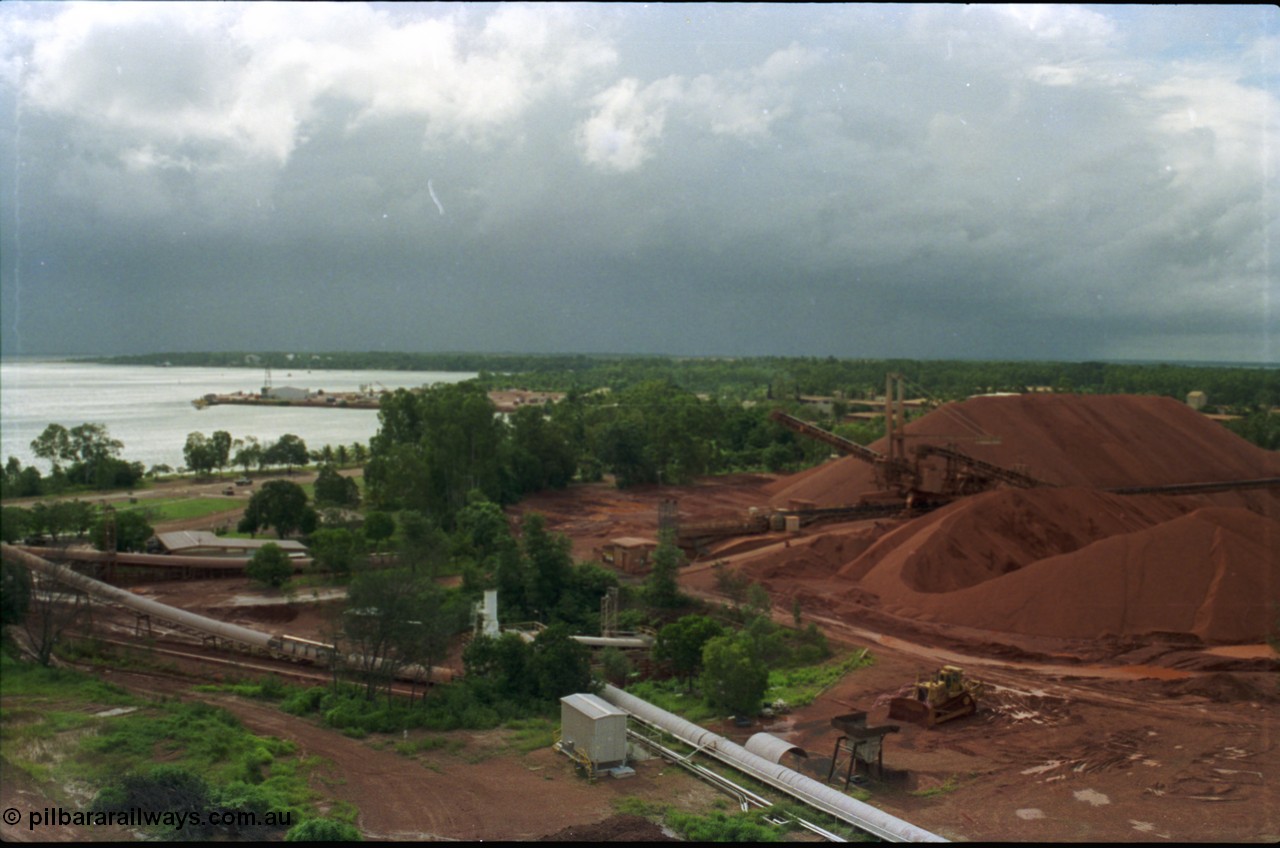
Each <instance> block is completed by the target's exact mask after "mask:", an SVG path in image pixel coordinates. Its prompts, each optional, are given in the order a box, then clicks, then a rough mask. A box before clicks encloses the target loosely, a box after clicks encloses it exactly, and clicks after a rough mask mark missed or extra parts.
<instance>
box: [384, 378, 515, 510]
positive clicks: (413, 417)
mask: <svg viewBox="0 0 1280 848" xmlns="http://www.w3.org/2000/svg"><path fill="white" fill-rule="evenodd" d="M378 419H379V423H380V427H379V430H378V433H377V434H376V435H375V436H374V437H373V439H372V454H371V457H370V459H369V464H368V465H367V467H366V468H365V484H366V486H367V487H368V493H369V497H370V500H371V501H372V502H373V503H375V504H377V505H378V506H380V507H383V508H385V507H389V506H399V507H401V508H404V509H413V510H416V511H418V512H422V513H425V514H428V515H433V516H436V517H437V518H438V519H439V520H440V522H441V525H442V526H443V527H445V529H448V530H452V529H453V525H454V517H455V515H456V514H457V512H458V510H460V509H462V508H463V507H464V506H465V505H466V503H467V495H468V493H469V492H470V491H471V490H472V489H479V490H480V491H482V492H484V494H485V496H486V497H488V498H489V499H491V500H495V501H499V500H501V499H502V494H503V486H502V480H503V471H502V454H503V436H504V431H503V427H502V424H501V422H500V421H499V420H498V418H497V417H496V416H495V414H494V408H493V403H492V402H490V400H489V397H488V395H487V394H486V392H485V391H484V390H483V389H482V388H480V386H479V385H477V384H476V383H475V382H474V381H468V382H465V383H453V384H446V385H440V386H434V387H432V388H429V389H426V390H424V391H422V392H418V393H413V392H408V391H405V390H403V389H400V390H397V391H396V392H394V393H392V394H388V395H384V396H383V398H382V401H381V402H380V404H379V408H378Z"/></svg>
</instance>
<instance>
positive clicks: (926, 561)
mask: <svg viewBox="0 0 1280 848" xmlns="http://www.w3.org/2000/svg"><path fill="white" fill-rule="evenodd" d="M908 431H909V432H910V433H912V434H913V435H915V436H918V435H920V434H931V436H932V440H933V441H934V442H935V443H937V444H947V443H949V442H952V441H954V442H955V443H956V444H957V446H958V447H960V449H961V450H964V451H966V452H968V453H971V454H972V455H974V456H976V457H978V458H980V459H983V460H985V461H988V462H993V463H996V464H999V465H1003V466H1005V467H1011V468H1012V467H1018V468H1019V469H1020V470H1024V471H1026V472H1027V473H1029V474H1031V475H1033V476H1036V477H1038V478H1040V479H1042V480H1044V481H1046V482H1048V483H1051V484H1054V486H1055V487H1054V488H1042V489H1034V490H1009V489H1006V490H996V491H992V492H988V493H986V494H981V495H976V496H971V497H968V498H965V499H962V500H958V501H955V502H953V503H952V504H950V505H948V506H946V507H943V508H942V509H939V510H936V511H935V512H932V513H929V514H926V515H923V516H920V517H915V518H895V519H881V520H876V521H861V522H851V523H845V524H835V525H828V526H817V527H811V528H806V529H805V530H804V531H802V532H800V533H794V534H784V533H775V534H767V535H763V536H754V537H744V538H743V539H740V540H729V541H726V542H724V543H722V544H720V545H718V546H717V547H716V548H715V550H714V551H713V552H712V553H711V555H709V556H707V557H704V558H702V559H700V560H699V561H697V562H694V563H692V564H691V565H690V566H689V567H688V568H686V569H685V570H684V572H683V573H682V577H681V582H682V585H683V586H684V588H685V590H686V591H688V592H690V593H694V594H699V595H705V596H707V597H708V598H710V599H713V600H722V599H720V598H717V597H716V595H715V593H716V579H715V568H714V564H715V563H716V562H717V561H723V563H724V564H725V567H727V568H729V569H737V570H740V571H741V572H742V573H744V574H745V575H747V576H748V577H749V578H750V579H751V580H753V581H756V582H759V583H760V584H762V585H763V586H764V587H765V588H766V589H767V590H768V591H769V592H770V595H771V597H772V599H773V602H774V608H775V611H776V612H775V615H776V617H777V618H778V620H779V621H780V622H783V623H786V622H789V621H790V619H791V604H792V600H793V599H797V600H798V601H799V602H800V608H801V612H802V617H803V620H804V621H806V622H810V621H811V622H814V623H816V624H818V625H819V626H820V627H821V628H822V629H823V630H824V631H825V632H826V633H827V635H828V637H829V638H830V639H831V640H833V641H835V642H838V643H840V644H844V645H848V646H851V647H867V648H868V649H869V650H870V653H871V655H872V657H873V658H874V663H873V665H871V666H870V667H869V668H866V669H862V670H859V671H858V672H856V673H853V674H850V675H847V676H846V677H845V678H844V679H843V680H842V681H841V682H840V683H839V684H837V685H836V686H835V687H833V688H832V689H831V690H829V691H827V692H826V693H824V694H823V695H822V696H821V697H819V698H818V699H817V700H816V701H815V702H814V703H813V704H812V705H810V706H808V707H805V708H803V709H800V710H797V711H795V712H794V713H792V714H790V715H786V716H783V717H782V718H780V719H778V720H777V721H776V722H775V723H774V724H772V725H771V726H769V727H768V728H767V729H769V730H770V731H771V732H774V733H777V734H779V735H782V736H784V737H786V738H787V739H788V740H789V741H792V742H794V743H795V744H798V745H800V746H801V747H803V748H805V749H806V750H807V751H808V752H809V758H808V759H807V761H803V763H804V764H803V765H801V766H800V768H801V770H803V771H806V772H807V773H809V774H811V775H812V776H815V777H817V778H819V779H825V778H826V776H827V771H828V769H829V767H830V759H829V758H830V755H831V751H832V746H833V745H834V742H835V739H836V737H837V735H838V733H837V731H835V730H834V729H833V728H832V727H831V726H830V719H831V718H832V717H833V716H835V715H838V714H840V713H844V712H849V711H850V710H854V709H861V710H867V711H868V713H869V720H870V723H871V724H873V725H877V724H883V723H886V721H887V712H888V700H889V699H890V698H891V697H893V696H894V695H895V694H897V693H898V692H899V691H901V690H902V688H903V687H904V686H905V685H906V684H909V683H910V682H911V681H913V680H914V679H915V678H916V677H917V675H922V674H927V673H931V672H932V671H934V670H936V669H937V667H938V666H939V665H941V664H944V663H954V664H957V665H960V666H962V667H963V668H964V669H965V670H966V672H967V674H968V675H969V676H970V677H971V678H974V679H977V680H980V681H982V682H983V683H984V684H985V685H986V692H985V694H984V695H983V696H982V697H981V699H980V710H979V712H978V713H977V714H976V715H973V716H969V717H965V718H961V719H958V720H956V721H953V722H950V723H948V724H945V725H942V726H940V727H936V728H933V729H929V730H926V729H923V728H920V727H916V726H912V725H902V726H901V727H900V732H898V733H897V734H892V735H890V736H888V737H886V741H885V751H884V762H885V765H886V767H887V768H888V769H889V770H890V777H889V779H887V780H884V781H874V780H873V781H870V782H869V783H868V784H867V785H866V788H867V791H868V792H869V797H868V800H869V802H870V803H872V804H874V805H876V806H878V807H880V808H882V809H885V810H886V811H888V812H891V813H893V814H895V815H899V816H901V817H903V818H905V819H907V820H908V821H911V822H913V823H914V824H917V825H918V826H921V827H924V828H927V829H929V830H932V831H934V832H936V833H938V834H941V835H943V836H946V837H948V838H950V839H956V840H982V841H988V840H990V841H995V840H1004V841H1099V842H1119V841H1124V842H1128V841H1170V840H1178V841H1226V842H1241V841H1250V842H1252V841H1259V842H1261V841H1267V842H1274V841H1276V840H1277V839H1280V793H1278V792H1277V790H1276V788H1277V786H1280V756H1277V753H1278V752H1277V740H1280V736H1278V735H1277V731H1278V730H1280V727H1278V723H1280V718H1277V714H1278V709H1277V707H1280V686H1278V685H1277V681H1278V680H1280V678H1278V676H1277V672H1278V671H1280V659H1278V658H1277V654H1276V652H1275V651H1274V650H1273V649H1272V648H1271V647H1269V645H1268V644H1267V643H1266V641H1265V640H1266V639H1267V637H1269V636H1273V635H1274V634H1275V633H1276V629H1277V618H1278V615H1277V610H1278V609H1280V496H1277V495H1276V493H1275V490H1260V491H1249V492H1229V493H1223V494H1216V495H1197V496H1177V497H1175V496H1170V495H1143V496H1121V495H1115V494H1108V493H1105V492H1101V491H1098V490H1099V489H1100V488H1108V487H1118V486H1134V485H1158V484H1168V483H1185V482H1202V481H1210V480H1224V479H1241V478H1257V477H1264V476H1280V458H1278V457H1277V456H1276V455H1275V454H1274V453H1268V452H1266V451H1261V450H1259V449H1257V448H1254V447H1253V446H1251V445H1249V444H1247V443H1245V442H1243V440H1240V439H1238V438H1237V437H1235V436H1234V435H1232V434H1231V433H1229V432H1228V431H1226V430H1224V429H1223V428H1221V426H1220V425H1218V424H1216V423H1214V422H1212V421H1209V420H1207V419H1204V418H1203V417H1202V416H1199V415H1197V414H1196V413H1194V412H1191V411H1190V410H1188V409H1187V408H1186V407H1185V406H1183V405H1181V404H1178V403H1176V402H1173V401H1167V400H1162V399H1156V398H1129V397H1093V396H1090V397H1071V396H1026V397H999V398H997V397H991V398H976V399H973V400H970V401H967V402H965V403H963V404H956V405H952V406H951V407H944V408H943V409H940V410H937V411H935V412H934V413H931V414H930V415H928V416H925V417H924V418H921V419H920V420H918V421H915V422H913V423H912V424H911V425H909V426H908ZM979 432H981V433H985V434H987V435H988V436H990V435H997V436H999V437H1000V438H1001V443H1000V444H999V445H991V444H979V443H978V442H977V441H976V440H966V441H960V440H957V439H956V436H957V435H965V434H968V435H977V434H978V433H979ZM914 443H919V439H916V440H915V441H914V442H909V443H908V444H909V445H910V444H914ZM877 447H878V448H883V445H878V446H877ZM874 488H875V481H874V479H873V476H872V474H871V471H870V469H869V468H868V467H867V466H866V465H863V464H861V463H858V462H857V461H856V460H852V459H844V460H838V461H834V462H830V463H827V464H825V465H823V466H821V467H819V468H818V469H816V470H812V471H809V472H805V473H802V474H799V475H794V476H793V477H789V478H782V479H775V478H771V477H768V476H763V475H761V476H752V475H739V476H736V477H732V478H721V479H717V480H713V481H705V482H702V483H699V484H698V485H696V486H692V487H683V488H675V487H648V488H642V489H633V490H626V491H619V490H617V489H613V488H611V487H609V486H607V485H591V486H577V487H573V488H571V489H569V490H567V491H564V492H554V493H545V494H542V495H538V496H535V497H532V498H529V499H527V500H526V501H524V502H523V503H521V504H520V507H519V509H518V510H516V511H514V512H515V514H516V515H517V516H518V515H519V514H520V513H523V512H529V511H536V512H541V513H543V514H545V515H547V517H548V524H549V526H550V529H552V530H555V531H558V532H562V533H566V534H567V535H569V536H570V538H571V539H572V540H573V546H574V547H573V550H574V553H575V555H576V556H578V557H579V558H581V559H590V558H593V552H594V549H595V548H597V547H598V546H599V545H600V544H601V543H602V542H604V541H606V540H608V539H611V538H615V537H619V536H652V535H654V534H655V532H656V527H657V511H658V505H659V503H660V502H661V501H662V500H663V499H666V498H671V497H675V498H677V499H678V500H679V505H680V512H681V517H682V519H686V520H692V519H701V518H714V517H728V516H731V515H740V514H742V513H744V512H745V511H746V510H747V509H749V508H751V507H765V506H767V505H768V504H769V503H770V502H772V503H774V504H777V505H786V504H787V503H788V502H789V501H790V500H791V499H800V500H805V501H810V502H813V503H816V504H843V503H853V502H856V501H857V499H858V498H859V497H861V496H863V495H865V494H866V493H868V492H870V491H872V490H873V489H874ZM219 585H220V586H221V587H222V588H221V589H219V590H218V591H217V592H216V593H215V592H211V591H209V586H208V585H192V584H168V585H159V584H157V585H154V586H153V587H152V591H153V593H154V596H156V597H158V598H159V599H161V600H164V601H166V602H168V603H173V604H175V605H178V606H188V607H189V608H192V609H201V608H207V609H218V610H222V614H223V615H226V616H228V617H231V618H233V619H234V620H238V621H242V622H244V623H251V622H254V621H257V622H260V623H259V624H258V625H257V626H263V627H264V629H274V628H276V627H279V628H282V629H283V628H285V627H287V628H288V630H289V632H293V633H297V634H298V635H302V636H306V635H308V633H307V632H306V631H307V630H308V629H313V630H314V632H316V634H317V635H320V629H321V628H322V626H323V622H324V616H323V614H321V613H320V612H318V611H316V610H314V609H294V608H292V607H289V606H285V607H278V608H251V607H246V606H245V605H243V604H239V605H237V604H234V603H233V599H232V597H231V596H233V595H236V594H239V593H241V592H244V591H246V590H247V584H243V583H240V584H237V583H236V581H226V582H223V583H220V584H219ZM299 600H301V599H299ZM294 606H297V605H294ZM784 611H785V612H784ZM222 700H226V701H227V702H228V705H229V706H230V707H231V708H233V709H234V710H235V711H236V712H237V714H238V715H241V717H242V718H243V719H244V720H245V721H246V722H247V723H249V725H250V726H251V727H253V728H254V729H255V730H259V732H269V733H272V734H273V735H282V736H286V737H287V738H295V739H297V740H298V741H299V743H300V746H301V747H302V748H303V749H304V750H308V751H311V750H314V751H315V752H317V753H320V754H321V755H322V756H324V757H326V758H328V760H330V761H332V762H333V764H334V769H333V775H334V783H333V785H332V786H331V787H329V790H328V791H329V793H330V797H333V798H335V799H342V800H350V801H351V802H352V803H355V804H356V805H357V806H359V807H360V809H361V826H362V828H363V829H364V830H365V832H366V834H368V835H370V836H376V837H383V838H401V839H403V838H411V839H417V838H427V837H428V836H429V835H436V836H448V837H454V838H466V839H476V838H489V839H493V838H505V839H530V838H538V837H547V836H551V835H553V834H556V833H557V832H559V831H561V830H563V829H565V828H571V827H581V826H585V825H595V824H597V823H599V822H602V821H604V820H606V819H608V818H609V817H610V815H611V813H612V808H611V807H610V805H609V803H608V802H609V799H611V798H613V797H616V795H617V794H630V793H631V792H633V791H638V792H643V791H650V789H647V788H646V784H645V783H644V782H643V780H644V779H647V774H646V772H644V771H642V773H641V780H640V781H639V782H633V781H601V782H598V783H596V784H595V785H594V786H589V785H586V784H583V783H581V782H577V779H576V778H573V777H572V772H571V769H570V767H569V765H568V764H567V762H564V761H563V760H560V759H557V758H555V757H554V756H552V755H551V754H550V753H549V752H535V753H534V754H530V755H528V756H526V757H519V756H512V755H510V754H507V755H503V756H494V757H492V758H489V759H485V760H483V761H482V762H480V763H476V764H470V763H466V762H465V757H462V758H459V757H457V756H454V755H440V756H439V757H437V754H436V752H434V751H433V752H429V753H426V754H421V755H418V759H420V760H421V762H418V761H416V760H409V759H406V758H404V757H402V756H400V755H398V754H395V753H394V752H393V751H391V750H384V749H383V748H379V747H378V744H371V743H370V741H369V740H365V741H355V740H350V739H346V738H345V737H340V736H336V735H335V734H332V733H330V732H328V731H324V730H321V729H319V728H316V727H314V726H312V725H309V724H307V723H305V722H298V721H296V720H294V719H291V718H289V717H287V716H284V715H283V714H280V713H278V712H276V711H274V710H272V709H270V708H266V707H260V706H258V705H255V704H249V703H247V702H240V701H237V700H234V699H222ZM758 729H760V728H751V729H750V730H746V731H737V730H735V731H733V732H734V733H735V734H739V735H740V736H741V737H742V738H740V739H738V741H742V740H743V739H745V736H746V735H748V734H749V733H750V732H754V731H755V730H758ZM375 742H376V740H375ZM467 744H468V750H469V749H471V746H472V745H479V746H483V745H484V744H485V743H484V741H483V740H478V741H476V740H472V741H469V742H468V743H467ZM384 747H385V745H384ZM495 747H497V746H495ZM451 757H452V758H451ZM459 760H462V761H459ZM486 764H487V765H486ZM653 765H654V764H653V763H649V764H646V765H645V767H646V768H649V767H652V766H653ZM437 769H438V770H440V771H439V772H437V771H436V770H437ZM667 772H668V773H664V774H663V775H662V776H661V779H660V780H659V778H658V777H653V778H652V780H653V781H654V784H653V787H652V791H653V792H655V793H657V794H656V795H655V796H653V797H663V798H667V797H679V798H682V799H684V798H689V799H693V798H694V796H693V795H690V794H689V793H699V792H701V793H707V792H709V791H710V790H707V789H706V788H705V787H701V786H692V785H691V784H689V783H688V782H681V783H679V784H678V788H674V787H676V786H677V784H676V783H675V780H676V779H677V778H676V776H674V774H673V773H674V769H669V770H667ZM389 777H390V780H388V778H389ZM669 777H670V778H671V780H672V783H670V784H667V783H666V781H667V780H668V778H669ZM679 779H680V780H682V781H683V780H684V778H683V776H679ZM389 785H392V786H396V789H397V791H395V792H388V791H386V787H387V786H389ZM5 796H6V797H5V799H4V800H5V801H6V802H7V801H8V800H9V796H8V791H7V790H6V792H5ZM698 798H700V799H701V800H702V801H704V802H705V801H706V800H708V799H707V797H706V796H705V795H703V796H698ZM695 800H697V799H693V800H690V803H694V801H695ZM495 805H500V806H499V807H498V808H499V809H500V810H501V813H500V814H497V815H495V814H493V813H492V811H493V810H494V809H495ZM5 835H7V832H6V834H5ZM566 838H567V837H566ZM598 838H607V836H606V835H601V836H600V837H598ZM626 838H636V837H634V836H627V837H626Z"/></svg>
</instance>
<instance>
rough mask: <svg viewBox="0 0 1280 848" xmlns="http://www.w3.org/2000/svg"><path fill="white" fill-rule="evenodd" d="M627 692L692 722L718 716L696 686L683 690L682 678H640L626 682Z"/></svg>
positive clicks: (718, 712) (717, 712)
mask: <svg viewBox="0 0 1280 848" xmlns="http://www.w3.org/2000/svg"><path fill="white" fill-rule="evenodd" d="M627 693H628V694H631V695H635V696H636V697H637V698H642V699H644V700H646V701H648V702H649V703H651V704H653V705H654V706H657V707H661V708H662V709H664V710H666V711H667V712H669V713H675V714H676V715H678V716H680V717H682V718H685V719H687V720H689V721H692V722H694V723H697V722H703V721H711V720H712V719H716V718H720V717H721V715H720V711H719V710H717V709H715V708H714V707H711V706H708V705H707V703H706V701H704V700H703V699H702V694H701V693H700V692H698V690H697V688H696V686H695V688H694V690H693V692H686V691H685V684H684V681H682V680H676V679H674V678H672V679H669V680H640V681H637V682H635V683H628V684H627Z"/></svg>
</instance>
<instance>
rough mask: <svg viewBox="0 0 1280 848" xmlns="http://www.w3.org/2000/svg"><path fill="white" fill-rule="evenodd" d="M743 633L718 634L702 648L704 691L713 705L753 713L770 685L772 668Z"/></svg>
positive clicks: (741, 713)
mask: <svg viewBox="0 0 1280 848" xmlns="http://www.w3.org/2000/svg"><path fill="white" fill-rule="evenodd" d="M751 648H752V646H751V643H750V641H749V640H747V639H745V638H743V637H741V636H740V635H724V636H716V637H714V638H712V639H711V640H709V641H708V642H707V643H706V645H704V646H703V648H702V694H703V697H705V698H706V699H707V702H708V703H710V704H711V705H712V706H713V707H717V708H720V709H723V710H726V711H728V712H730V713H733V714H735V715H744V716H754V715H756V714H757V713H758V712H759V711H760V702H761V699H763V698H764V693H765V692H766V691H767V690H768V688H769V669H768V668H767V667H766V666H765V664H764V662H763V661H762V660H760V659H758V658H757V657H755V656H754V655H753V653H752V649H751Z"/></svg>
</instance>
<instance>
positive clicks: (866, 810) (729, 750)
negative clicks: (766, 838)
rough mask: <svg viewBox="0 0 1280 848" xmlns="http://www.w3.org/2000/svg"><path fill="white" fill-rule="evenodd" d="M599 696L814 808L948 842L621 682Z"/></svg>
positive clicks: (889, 836) (871, 827)
mask: <svg viewBox="0 0 1280 848" xmlns="http://www.w3.org/2000/svg"><path fill="white" fill-rule="evenodd" d="M600 697H602V698H604V699H605V700H606V701H608V702H609V703H611V704H613V705H614V706H616V707H621V708H622V709H624V710H626V711H627V712H629V713H631V714H633V715H635V716H636V717H637V718H639V719H641V720H642V721H645V722H647V723H649V724H652V725H655V726H657V727H659V728H661V729H662V730H664V731H666V732H667V733H670V734H671V735H673V736H675V737H676V738H678V739H680V740H681V741H683V742H685V743H686V744H688V745H692V746H694V747H695V748H699V749H701V750H702V752H703V753H706V754H708V755H710V756H713V757H715V758H716V759H718V760H720V761H722V762H725V763H728V764H729V765H731V766H733V767H734V768H736V769H738V770H739V771H741V772H743V773H744V774H747V775H750V776H751V777H754V778H755V779H756V780H759V781H761V782H763V783H767V784H768V785H770V786H772V787H774V788H775V789H779V790H781V791H783V792H786V793H787V794H788V795H791V796H793V797H795V798H798V799H799V800H801V801H803V802H804V803H806V804H808V805H809V806H811V807H814V808H815V809H819V810H822V811H823V812H825V813H829V814H831V815H833V816H835V817H836V818H838V819H840V820H841V821H844V822H847V823H849V824H851V825H853V826H854V827H856V828H858V829H860V830H864V831H866V832H867V833H870V834H872V835H873V836H878V837H880V838H881V839H885V840H887V841H890V842H946V841H948V840H946V839H944V838H943V837H941V836H938V835H937V834H936V833H931V832H929V831H927V830H925V829H923V828H920V827H916V826H915V825H913V824H911V823H910V822H907V821H903V820H902V819H900V818H898V817H896V816H892V815H889V814H888V813H886V812H884V811H882V810H878V809H876V808H875V807H873V806H871V805H870V804H865V803H863V802H862V801H858V800H856V799H854V798H850V797H849V796H848V795H845V794H844V793H843V792H839V791H837V790H835V789H832V788H831V787H830V786H827V785H825V784H823V783H819V782H818V781H816V780H814V779H813V778H810V777H806V776H805V775H803V774H800V772H798V771H795V770H794V769H790V768H787V767H786V766H781V765H777V764H775V763H771V762H769V761H768V760H766V759H764V758H763V757H758V756H756V755H755V754H753V753H751V752H750V751H748V750H747V749H746V748H743V747H742V746H741V745H738V744H736V743H734V742H731V741H729V740H728V739H726V738H724V737H723V736H719V735H717V734H715V733H712V732H711V731H709V730H706V729H705V728H702V727H699V726H698V725H696V724H694V723H693V722H691V721H686V720H685V719H682V718H680V716H678V715H675V714H673V713H669V712H667V711H666V710H664V709H662V708H660V707H656V706H654V705H653V704H650V703H649V702H648V701H644V700H641V699H640V698H637V697H636V696H634V695H629V694H627V693H626V692H624V691H622V690H621V689H619V688H618V687H616V686H612V685H610V684H607V683H606V684H605V687H604V690H603V691H602V692H601V693H600Z"/></svg>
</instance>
